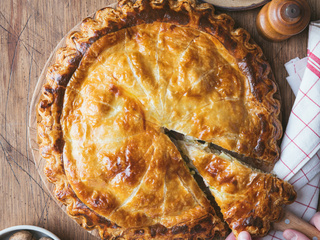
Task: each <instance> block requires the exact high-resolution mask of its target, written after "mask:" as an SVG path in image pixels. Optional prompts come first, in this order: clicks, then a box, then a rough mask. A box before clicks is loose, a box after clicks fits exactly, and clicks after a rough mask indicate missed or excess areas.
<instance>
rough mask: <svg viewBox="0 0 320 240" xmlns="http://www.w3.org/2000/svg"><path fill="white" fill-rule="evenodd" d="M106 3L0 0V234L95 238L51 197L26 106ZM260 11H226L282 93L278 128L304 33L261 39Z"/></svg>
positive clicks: (317, 5) (314, 0)
mask: <svg viewBox="0 0 320 240" xmlns="http://www.w3.org/2000/svg"><path fill="white" fill-rule="evenodd" d="M309 2H310V5H311V6H312V9H313V12H312V19H313V20H316V19H320V1H318V0H309ZM110 3H112V2H111V0H109V1H108V0H107V1H106V0H104V1H103V0H87V1H77V0H69V1H62V0H59V1H57V0H46V1H37V0H29V1H25V0H10V1H9V0H7V1H1V2H0V49H1V53H0V55H1V58H0V79H1V80H0V164H1V168H0V196H1V197H0V206H1V207H0V230H1V229H4V228H6V227H9V226H13V225H19V224H30V225H37V226H41V227H44V228H46V229H48V230H50V231H52V232H54V233H55V234H56V235H58V236H59V237H60V238H61V239H62V240H67V239H77V240H85V239H86V240H90V239H95V237H93V236H91V235H90V234H89V233H88V232H86V231H85V230H84V229H82V228H80V227H79V226H78V225H77V224H76V223H75V222H74V221H72V220H71V219H70V218H69V217H68V216H67V215H66V214H65V213H63V212H62V210H61V209H60V208H59V206H58V205H57V204H56V203H55V202H54V200H53V199H51V197H50V195H49V193H48V191H47V189H46V187H45V185H44V184H43V182H42V181H41V179H40V176H39V174H38V171H37V169H36V166H35V164H34V162H33V159H32V155H31V152H30V149H29V147H28V138H29V136H28V131H27V126H28V118H29V107H30V101H31V97H32V93H33V90H34V88H35V86H36V83H37V79H38V77H39V75H40V74H41V71H42V68H43V66H44V65H45V63H46V60H47V59H48V57H49V56H50V53H51V52H52V51H53V49H54V48H55V46H56V45H57V44H58V43H59V41H60V40H61V39H62V38H63V37H64V36H65V34H66V33H67V32H68V31H69V30H70V29H72V28H73V26H75V25H76V24H77V23H78V22H80V21H81V20H82V19H83V18H85V17H87V16H89V15H91V14H92V13H94V12H95V11H96V10H98V9H100V8H102V7H105V6H106V5H108V4H110ZM258 11H259V9H255V10H250V11H245V12H231V13H230V15H231V16H232V17H233V18H234V19H235V21H236V26H238V27H244V28H245V29H247V30H248V31H249V33H250V34H251V35H252V37H253V39H254V40H255V41H256V42H257V43H258V44H259V45H260V46H261V47H262V49H263V50H264V52H265V55H266V57H267V59H269V62H270V64H271V66H272V69H273V70H274V74H275V77H276V80H277V82H278V84H279V87H280V91H281V95H282V106H283V109H282V120H283V126H284V127H285V126H286V122H287V120H288V118H289V114H290V110H291V107H292V104H293V102H294V99H295V98H294V95H293V94H292V91H291V89H290V87H289V85H288V84H287V82H286V80H285V77H286V71H285V69H284V63H285V62H287V61H289V60H290V59H292V58H295V57H300V58H302V57H304V56H306V49H307V31H304V32H303V33H301V34H300V35H298V36H295V37H293V38H291V39H289V40H286V41H284V42H281V43H270V42H267V41H265V40H263V39H262V38H261V37H260V36H259V35H258V33H257V31H256V28H255V17H256V15H257V13H258Z"/></svg>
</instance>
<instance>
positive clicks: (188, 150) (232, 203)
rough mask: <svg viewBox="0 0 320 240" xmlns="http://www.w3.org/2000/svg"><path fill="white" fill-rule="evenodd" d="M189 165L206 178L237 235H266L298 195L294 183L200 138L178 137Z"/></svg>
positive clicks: (226, 219)
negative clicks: (212, 145)
mask: <svg viewBox="0 0 320 240" xmlns="http://www.w3.org/2000/svg"><path fill="white" fill-rule="evenodd" d="M177 146H178V147H179V149H180V150H181V152H182V153H183V154H184V155H185V156H186V157H187V158H188V159H189V161H190V165H191V166H192V168H194V169H195V171H197V172H198V173H199V174H200V175H201V176H202V177H203V179H204V182H205V184H206V185H207V186H208V187H209V189H210V192H211V193H212V195H213V196H214V199H215V201H216V202H217V204H218V205H219V207H220V208H221V212H222V214H223V217H224V219H225V221H226V222H227V223H228V224H229V226H230V228H231V229H232V231H233V233H234V234H235V236H238V234H239V233H240V232H242V231H248V232H249V233H250V234H251V235H252V236H264V235H266V234H267V233H268V231H269V230H270V223H272V222H274V221H277V220H279V219H280V217H281V213H282V206H283V205H285V204H291V203H293V202H294V200H295V198H296V192H295V190H294V188H293V186H292V185H290V184H289V183H288V182H285V181H283V180H281V179H279V178H277V177H275V176H274V175H272V174H270V173H269V174H267V173H263V172H261V171H259V170H257V169H253V168H250V167H249V166H247V165H244V164H243V163H241V162H239V161H238V160H237V159H235V158H233V157H232V156H230V155H229V154H226V153H224V152H220V151H217V150H214V149H212V148H210V147H209V146H208V144H207V143H206V144H200V143H198V142H197V141H190V140H187V141H177Z"/></svg>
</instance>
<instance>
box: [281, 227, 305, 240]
mask: <svg viewBox="0 0 320 240" xmlns="http://www.w3.org/2000/svg"><path fill="white" fill-rule="evenodd" d="M282 235H283V237H284V238H285V239H286V240H309V238H308V237H307V236H306V235H304V234H302V233H301V232H298V231H296V230H292V229H287V230H285V231H284V232H283V234H282Z"/></svg>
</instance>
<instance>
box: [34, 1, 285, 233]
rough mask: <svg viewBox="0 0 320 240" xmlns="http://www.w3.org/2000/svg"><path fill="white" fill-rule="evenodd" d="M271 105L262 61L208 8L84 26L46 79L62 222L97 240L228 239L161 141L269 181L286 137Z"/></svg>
mask: <svg viewBox="0 0 320 240" xmlns="http://www.w3.org/2000/svg"><path fill="white" fill-rule="evenodd" d="M276 95H277V88H276V84H275V82H274V81H273V77H272V73H271V69H270V66H269V64H268V63H267V62H266V61H265V60H264V57H263V54H262V51H261V49H260V48H259V47H258V46H257V45H256V44H254V43H252V42H251V40H250V37H249V34H248V33H247V32H246V31H245V30H243V29H236V30H234V29H233V20H232V19H231V18H230V17H229V16H227V15H225V14H221V15H215V14H214V12H213V8H212V6H211V5H209V4H197V3H196V2H195V1H192V0H168V1H162V0H150V1H149V0H139V1H136V2H135V3H133V2H131V1H120V2H119V3H118V7H117V9H112V8H105V9H102V10H100V11H98V12H97V13H96V14H95V18H94V19H92V18H87V19H85V20H84V21H83V23H82V25H81V31H79V32H74V33H72V34H71V35H70V36H69V37H68V38H67V46H66V47H65V48H61V49H60V50H59V51H58V52H57V54H56V62H55V64H54V65H52V66H51V67H50V68H49V70H48V74H47V82H46V84H45V85H44V86H43V92H42V96H41V99H40V102H39V107H38V137H39V145H40V150H41V154H42V156H43V157H44V158H45V159H46V160H47V164H46V167H45V174H46V176H47V178H48V180H49V181H50V182H52V183H54V184H55V192H54V193H55V196H56V197H57V199H58V200H60V201H61V202H63V203H64V204H65V205H66V206H67V212H68V214H69V215H70V216H72V217H73V218H74V219H76V220H77V221H78V222H79V223H80V224H81V225H82V226H83V227H85V228H86V229H93V228H97V229H98V230H99V231H100V235H101V237H102V238H103V239H113V238H117V237H122V238H124V239H150V238H155V239H211V238H217V237H224V236H225V235H226V233H227V227H226V224H225V223H224V221H223V220H222V219H221V218H219V216H218V215H219V213H218V212H217V211H216V210H214V208H213V207H212V205H211V203H210V201H209V200H208V199H207V198H206V196H205V194H204V193H203V191H202V189H201V188H200V187H199V186H198V184H197V182H196V181H195V179H194V177H193V175H192V174H191V172H190V170H189V169H188V167H187V165H186V163H185V161H184V160H183V158H182V156H181V154H180V152H179V150H178V149H177V147H176V146H175V145H174V144H173V142H172V141H171V140H170V138H169V137H168V136H167V135H166V134H165V132H166V129H168V130H172V131H176V132H179V133H181V134H184V135H188V136H191V137H193V138H196V139H199V140H202V141H206V142H210V143H212V144H215V145H217V146H220V147H221V148H224V149H226V150H228V151H230V152H233V153H237V154H239V155H240V156H242V157H243V158H244V160H245V161H247V162H250V163H251V164H252V165H254V166H256V167H260V168H261V169H269V170H270V169H271V168H272V167H273V164H274V163H275V161H276V160H277V159H278V156H279V148H278V145H277V141H278V140H279V138H280V137H281V133H282V128H281V125H280V122H279V120H278V115H279V111H280V103H279V100H277V97H276ZM279 184H280V183H279ZM286 187H288V188H289V189H291V188H290V187H289V186H287V185H286ZM288 191H289V190H288ZM279 197H281V196H279ZM218 203H219V201H218ZM283 203H286V202H285V201H284V202H283ZM232 227H233V226H232ZM262 233H263V234H264V233H265V232H262Z"/></svg>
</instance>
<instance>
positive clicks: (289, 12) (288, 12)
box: [256, 0, 311, 41]
mask: <svg viewBox="0 0 320 240" xmlns="http://www.w3.org/2000/svg"><path fill="white" fill-rule="evenodd" d="M310 15H311V10H310V6H309V4H308V2H307V1H306V0H273V1H271V2H269V3H268V4H266V5H265V6H264V7H263V8H262V9H261V11H260V12H259V14H258V16H257V21H256V24H257V29H258V32H259V33H260V34H261V35H262V36H263V37H264V38H266V39H267V40H270V41H282V40H285V39H288V38H289V37H291V36H293V35H296V34H298V33H300V32H302V31H303V30H304V29H305V28H306V27H307V25H308V23H309V21H310Z"/></svg>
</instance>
